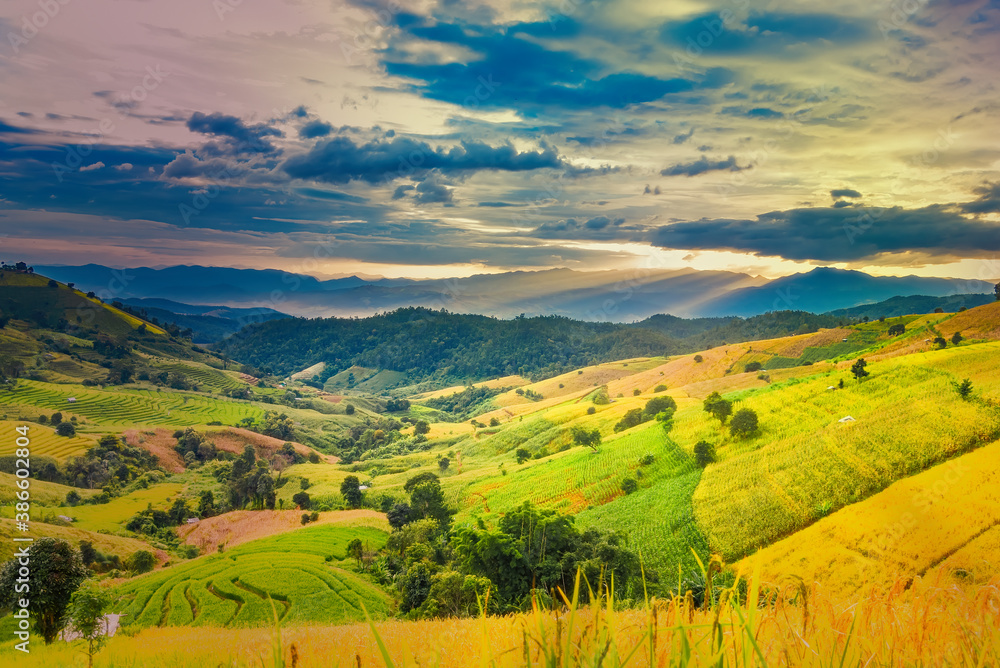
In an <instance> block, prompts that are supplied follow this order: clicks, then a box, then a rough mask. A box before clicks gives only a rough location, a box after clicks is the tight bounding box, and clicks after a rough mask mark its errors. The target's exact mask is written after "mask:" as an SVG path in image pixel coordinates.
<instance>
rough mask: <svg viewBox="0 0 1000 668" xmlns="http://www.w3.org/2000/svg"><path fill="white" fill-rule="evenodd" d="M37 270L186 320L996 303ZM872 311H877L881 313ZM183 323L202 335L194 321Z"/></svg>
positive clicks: (648, 284) (863, 286) (842, 278)
mask: <svg viewBox="0 0 1000 668" xmlns="http://www.w3.org/2000/svg"><path fill="white" fill-rule="evenodd" d="M35 270H36V271H37V272H39V273H42V274H45V275H47V276H51V277H53V278H55V279H57V280H60V281H64V282H75V283H76V285H77V287H79V288H81V289H84V290H93V291H95V292H97V293H98V295H101V296H105V298H106V300H111V299H117V300H119V301H122V302H126V303H132V304H134V305H136V306H140V307H142V308H146V309H147V310H149V309H163V310H166V311H171V312H174V313H178V310H177V309H182V310H186V311H185V313H184V315H188V316H191V317H194V316H204V317H210V318H212V317H214V318H222V319H228V320H235V321H238V320H239V319H240V316H234V315H233V313H235V311H233V309H247V308H250V309H264V310H262V311H258V313H271V314H272V315H273V314H275V313H277V314H278V315H276V316H273V317H280V314H281V313H288V314H291V315H296V316H305V317H330V316H340V317H350V316H367V315H371V314H374V313H377V312H384V311H390V310H394V309H397V308H400V307H404V306H423V307H428V308H432V309H442V308H444V309H447V310H448V311H451V312H454V313H480V314H487V315H493V316H497V317H501V318H510V317H514V316H517V315H519V314H526V315H561V316H566V317H570V318H574V319H577V320H585V321H612V322H635V321H638V320H643V319H645V318H648V317H650V316H652V315H655V314H664V313H669V314H672V315H675V316H681V317H686V318H691V317H721V316H741V317H749V316H753V315H758V314H761V313H766V312H769V311H782V310H801V311H808V312H811V313H827V312H831V311H837V312H838V314H841V312H842V311H843V310H844V309H856V308H858V307H864V306H866V305H871V304H875V303H877V302H882V301H884V300H887V299H890V298H893V297H911V296H917V295H919V296H922V297H924V298H948V299H949V300H951V301H954V302H956V303H957V301H956V300H965V299H967V300H969V303H968V306H969V307H971V306H974V305H978V304H980V303H983V302H984V301H988V300H989V299H991V298H992V296H989V297H988V298H987V297H983V296H982V295H978V296H977V297H975V298H971V297H964V296H962V293H963V292H964V288H965V285H966V284H965V282H963V281H958V280H952V279H942V278H923V277H918V276H905V277H891V276H888V277H886V276H871V275H869V274H865V273H863V272H858V271H846V270H841V269H830V268H818V269H813V270H812V271H809V272H806V273H801V274H793V275H791V276H785V277H782V278H778V279H774V280H768V279H766V278H762V277H759V276H749V275H747V274H741V273H736V272H727V271H696V270H693V269H679V270H643V269H634V270H616V271H597V272H579V271H573V270H569V269H550V270H545V271H516V272H507V273H502V274H480V275H476V276H470V277H467V278H455V279H432V280H410V279H378V280H365V279H362V278H359V277H357V276H350V277H346V278H336V279H329V280H320V279H317V278H315V277H312V276H305V275H301V274H292V273H288V272H284V271H279V270H274V269H232V268H225V267H201V266H176V267H167V268H165V269H151V268H148V267H140V268H135V269H125V270H116V269H112V268H109V267H105V266H102V265H95V264H89V265H83V266H76V267H73V266H36V267H35ZM136 300H142V301H141V302H139V303H137V302H136ZM150 300H152V301H150ZM167 302H173V304H172V305H171V304H168V303H167ZM178 303H179V304H178ZM920 303H921V304H925V305H926V304H927V303H929V302H926V300H925V301H924V302H920ZM218 304H221V305H225V307H229V309H230V312H229V314H228V315H224V314H222V313H221V312H220V311H219V309H220V308H222V307H219V306H206V307H205V308H206V310H205V311H204V312H201V313H195V312H194V311H193V310H192V305H218ZM916 305H917V302H913V306H916ZM897 306H900V305H898V304H897ZM900 307H902V306H900ZM935 307H936V306H935ZM935 307H931V308H930V310H933V308H935ZM952 310H954V309H952ZM859 313H860V312H859ZM866 313H867V312H866ZM842 314H843V315H855V314H854V313H847V312H843V313H842ZM879 314H880V315H882V314H881V313H879ZM151 315H152V313H151ZM244 315H245V314H244ZM869 315H870V317H872V316H873V315H874V313H872V314H869ZM884 315H891V314H889V313H885V314H884ZM156 317H158V316H156ZM858 317H860V315H859V316H858ZM268 319H270V318H268ZM178 324H181V323H178ZM204 324H208V323H207V322H206V323H204ZM216 324H221V323H216ZM183 326H185V327H187V326H191V327H192V329H195V330H196V331H197V328H196V327H194V326H192V325H190V324H189V325H183Z"/></svg>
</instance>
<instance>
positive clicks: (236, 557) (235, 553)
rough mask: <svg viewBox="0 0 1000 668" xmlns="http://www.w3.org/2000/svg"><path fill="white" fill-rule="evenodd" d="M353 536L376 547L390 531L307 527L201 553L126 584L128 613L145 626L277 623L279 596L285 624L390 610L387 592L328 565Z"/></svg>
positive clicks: (344, 554)
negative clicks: (234, 546)
mask: <svg viewBox="0 0 1000 668" xmlns="http://www.w3.org/2000/svg"><path fill="white" fill-rule="evenodd" d="M354 538H360V539H361V540H362V541H364V542H367V543H368V544H370V545H371V546H372V547H373V548H377V547H381V545H382V544H383V543H384V541H385V533H384V532H382V531H379V530H377V529H372V528H368V527H342V526H336V525H325V526H317V527H309V528H304V529H299V530H296V531H292V532H289V533H284V534H280V535H277V536H272V537H269V538H264V539H260V540H255V541H252V542H250V543H246V544H244V545H241V546H239V547H237V548H235V549H232V550H227V551H226V552H225V553H222V554H214V555H211V556H206V557H200V558H198V559H195V560H193V561H191V562H188V563H185V564H181V565H179V566H176V567H173V568H169V569H166V570H163V571H158V572H154V573H150V574H147V575H145V576H142V577H139V578H136V579H134V580H131V581H129V582H128V583H126V584H125V585H123V586H122V588H121V592H122V594H123V595H124V596H126V597H127V599H128V600H129V603H128V605H127V607H126V614H128V615H129V616H130V617H131V621H130V624H134V625H137V626H140V627H147V626H178V625H194V626H204V625H208V626H237V627H238V626H255V625H261V624H267V623H269V622H271V621H273V612H272V607H271V602H272V601H273V602H274V605H275V609H276V610H277V612H278V615H279V618H280V619H281V620H282V622H283V623H288V622H300V623H302V622H326V623H338V622H346V621H352V620H358V619H362V618H363V613H362V610H361V605H362V604H364V606H365V607H366V608H367V609H368V611H369V612H370V613H371V614H374V615H377V616H381V615H384V614H385V613H386V611H387V610H388V599H387V597H386V595H385V594H383V593H382V592H381V591H379V590H378V588H376V587H374V586H373V585H371V584H369V583H368V582H366V581H365V580H364V579H362V578H361V577H359V576H357V575H355V574H353V573H350V572H348V571H346V570H344V569H342V568H338V567H335V566H332V565H331V564H330V563H329V561H333V560H337V561H338V562H339V561H343V560H344V559H346V558H347V543H348V542H349V541H350V540H352V539H354ZM328 559H329V561H328Z"/></svg>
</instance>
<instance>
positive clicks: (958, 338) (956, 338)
mask: <svg viewBox="0 0 1000 668" xmlns="http://www.w3.org/2000/svg"><path fill="white" fill-rule="evenodd" d="M964 338H965V337H964V336H962V333H961V332H955V333H954V334H952V335H951V342H952V344H953V345H956V346H957V345H958V344H960V343H961V342H962V340H963V339H964Z"/></svg>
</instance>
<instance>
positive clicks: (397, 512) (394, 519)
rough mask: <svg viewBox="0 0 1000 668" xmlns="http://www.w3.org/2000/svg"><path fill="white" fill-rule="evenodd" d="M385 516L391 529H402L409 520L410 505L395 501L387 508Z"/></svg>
mask: <svg viewBox="0 0 1000 668" xmlns="http://www.w3.org/2000/svg"><path fill="white" fill-rule="evenodd" d="M385 517H386V519H387V520H389V526H391V527H392V528H393V529H402V528H403V527H404V526H406V525H407V524H409V522H410V506H408V505H407V504H405V503H397V504H395V505H394V506H393V507H392V508H390V509H389V512H387V513H386V514H385Z"/></svg>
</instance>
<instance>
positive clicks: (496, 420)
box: [490, 417, 500, 427]
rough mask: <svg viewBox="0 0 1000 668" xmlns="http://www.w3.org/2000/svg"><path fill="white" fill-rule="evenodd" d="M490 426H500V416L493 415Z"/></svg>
mask: <svg viewBox="0 0 1000 668" xmlns="http://www.w3.org/2000/svg"><path fill="white" fill-rule="evenodd" d="M490 426H491V427H499V426H500V418H498V417H491V418H490Z"/></svg>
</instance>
